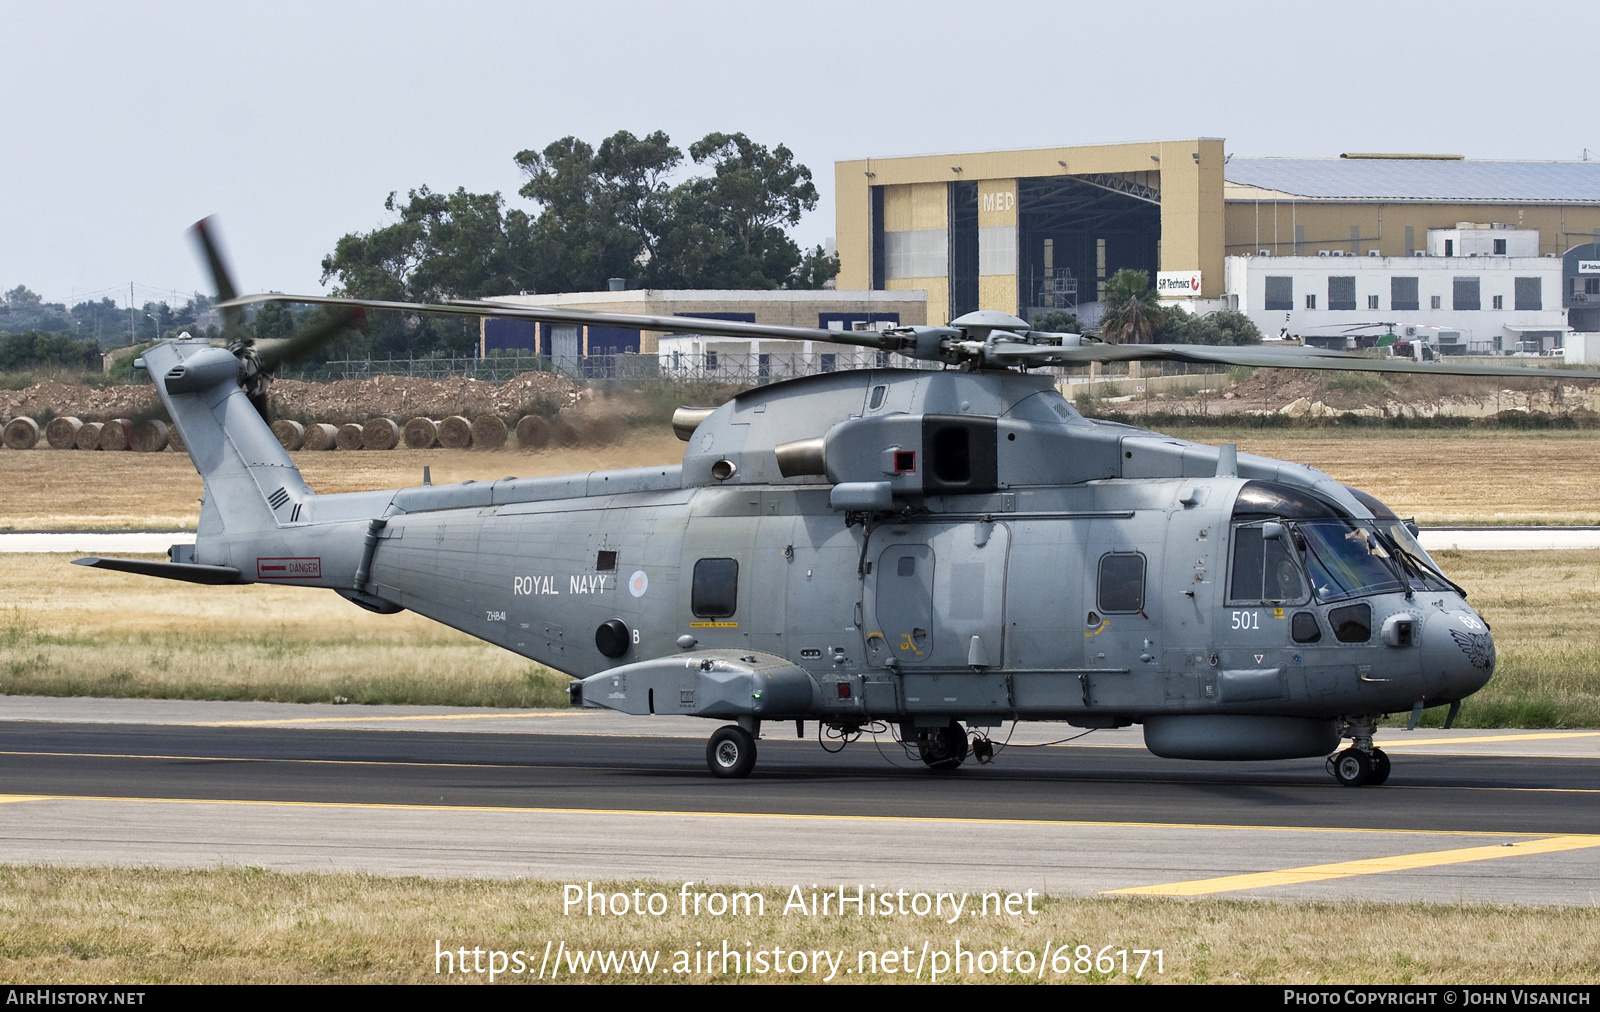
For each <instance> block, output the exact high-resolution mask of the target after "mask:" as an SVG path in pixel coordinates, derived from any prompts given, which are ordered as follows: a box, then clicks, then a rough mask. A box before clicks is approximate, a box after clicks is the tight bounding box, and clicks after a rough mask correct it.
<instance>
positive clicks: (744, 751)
mask: <svg viewBox="0 0 1600 1012" xmlns="http://www.w3.org/2000/svg"><path fill="white" fill-rule="evenodd" d="M706 765H707V766H709V767H711V775H712V776H715V777H718V778H720V779H723V780H734V779H737V778H739V777H747V776H749V775H750V771H751V770H753V769H755V768H756V740H755V738H754V737H752V736H751V734H750V732H749V731H746V730H745V729H744V728H742V727H740V726H739V725H738V724H729V725H727V726H726V727H719V728H717V729H716V730H715V731H713V732H712V733H711V740H710V741H708V742H706Z"/></svg>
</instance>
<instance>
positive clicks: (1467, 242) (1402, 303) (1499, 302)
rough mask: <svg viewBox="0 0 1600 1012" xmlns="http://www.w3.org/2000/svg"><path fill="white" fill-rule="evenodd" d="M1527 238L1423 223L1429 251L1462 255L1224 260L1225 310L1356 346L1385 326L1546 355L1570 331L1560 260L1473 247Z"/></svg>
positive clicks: (1267, 330) (1484, 348)
mask: <svg viewBox="0 0 1600 1012" xmlns="http://www.w3.org/2000/svg"><path fill="white" fill-rule="evenodd" d="M1436 233H1437V235H1436ZM1480 233H1482V234H1480ZM1531 234H1532V237H1533V238H1532V242H1533V244H1534V245H1533V246H1532V248H1534V249H1537V242H1538V233H1537V232H1532V233H1531ZM1527 235H1528V233H1527V232H1525V231H1523V230H1509V229H1504V230H1503V229H1493V228H1483V229H1480V228H1478V227H1476V226H1472V225H1467V226H1466V227H1462V228H1457V229H1430V230H1429V234H1428V242H1429V246H1430V248H1431V247H1432V246H1434V245H1435V243H1437V245H1438V247H1439V248H1440V249H1441V250H1443V249H1444V248H1445V243H1450V249H1451V250H1452V253H1456V252H1457V251H1459V250H1462V249H1467V250H1471V251H1473V252H1468V253H1466V254H1465V255H1451V256H1443V255H1439V256H1429V255H1424V254H1423V253H1422V252H1420V251H1419V252H1418V253H1417V254H1416V255H1414V256H1410V257H1382V256H1362V257H1356V256H1348V255H1346V254H1344V253H1343V252H1342V251H1339V250H1326V251H1321V252H1320V253H1319V255H1317V256H1287V257H1274V256H1251V257H1241V256H1235V257H1228V258H1227V259H1226V261H1225V270H1226V281H1225V289H1226V292H1227V301H1228V307H1229V308H1231V309H1237V310H1239V311H1240V312H1243V313H1244V314H1246V315H1247V316H1249V317H1250V319H1251V320H1253V321H1255V324H1256V326H1257V327H1259V328H1261V332H1262V334H1263V335H1265V336H1267V337H1275V336H1277V335H1279V334H1280V333H1281V334H1288V335H1298V336H1301V337H1303V338H1305V339H1306V342H1307V343H1308V344H1317V345H1321V346H1324V347H1336V348H1337V347H1355V346H1357V345H1358V344H1359V343H1361V342H1360V341H1359V338H1360V337H1368V338H1372V337H1376V336H1377V335H1379V334H1383V333H1387V332H1389V331H1390V329H1391V328H1393V332H1394V333H1396V334H1398V335H1400V336H1402V337H1419V336H1421V337H1426V338H1427V339H1428V343H1429V344H1434V345H1436V347H1437V348H1438V349H1439V351H1440V352H1441V353H1442V354H1445V355H1506V354H1515V353H1518V352H1524V353H1527V352H1533V353H1540V354H1549V353H1551V352H1553V351H1555V350H1556V349H1560V348H1562V347H1563V345H1564V338H1565V336H1566V335H1567V334H1568V333H1569V332H1570V330H1571V328H1570V327H1568V326H1567V311H1566V309H1565V308H1563V304H1562V303H1563V280H1562V277H1563V276H1562V259H1561V258H1560V257H1555V256H1546V257H1540V256H1512V255H1509V254H1500V255H1497V254H1494V253H1487V254H1481V253H1477V252H1476V249H1477V247H1478V246H1479V245H1480V244H1482V243H1483V242H1487V243H1488V248H1489V249H1491V250H1492V249H1496V248H1506V249H1510V248H1512V247H1513V245H1515V247H1516V248H1517V249H1518V250H1519V251H1521V250H1522V249H1524V248H1525V247H1526V245H1527V239H1526V236H1527ZM1497 241H1499V242H1503V243H1505V245H1504V247H1497V246H1496V245H1495V243H1496V242H1497ZM1367 343H1369V344H1370V341H1369V342H1367Z"/></svg>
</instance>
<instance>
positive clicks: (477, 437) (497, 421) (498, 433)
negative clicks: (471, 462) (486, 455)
mask: <svg viewBox="0 0 1600 1012" xmlns="http://www.w3.org/2000/svg"><path fill="white" fill-rule="evenodd" d="M509 434H510V433H509V432H508V431H507V430H506V422H505V419H503V418H501V417H500V416H499V415H479V416H478V417H477V418H474V419H473V420H472V448H473V449H474V450H499V449H502V448H504V447H505V445H506V436H507V435H509Z"/></svg>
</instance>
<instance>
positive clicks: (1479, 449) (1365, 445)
mask: <svg viewBox="0 0 1600 1012" xmlns="http://www.w3.org/2000/svg"><path fill="white" fill-rule="evenodd" d="M1173 434H1174V435H1181V436H1183V437H1184V438H1186V439H1194V440H1197V441H1199V442H1204V443H1211V444H1216V443H1221V442H1234V443H1238V444H1239V449H1240V450H1241V451H1243V452H1246V453H1257V454H1261V455H1262V456H1266V457H1273V458H1276V459H1278V460H1292V461H1295V462H1296V463H1300V464H1306V465H1309V466H1311V467H1315V468H1317V469H1318V470H1321V471H1326V472H1327V473H1328V474H1330V475H1332V476H1333V477H1335V478H1337V479H1339V480H1340V481H1342V482H1344V483H1345V484H1347V485H1354V486H1355V487H1356V488H1359V489H1363V490H1365V491H1367V492H1370V493H1372V494H1373V495H1375V496H1377V497H1378V498H1379V499H1381V500H1383V501H1384V502H1385V503H1387V504H1389V506H1391V507H1392V508H1393V509H1394V511H1395V512H1396V513H1398V514H1399V515H1401V516H1403V517H1416V518H1417V520H1418V521H1419V522H1420V523H1421V524H1422V525H1423V526H1424V527H1427V526H1430V525H1443V524H1556V525H1565V524H1574V525H1590V524H1600V483H1597V482H1596V480H1595V477H1596V476H1597V475H1600V432H1596V431H1592V430H1581V431H1550V432H1536V433H1528V432H1518V433H1506V432H1494V431H1490V430H1480V431H1477V432H1472V431H1467V432H1463V431H1460V430H1437V429H1435V430H1428V429H1397V430H1387V429H1355V430H1350V431H1348V432H1343V433H1340V434H1338V435H1330V434H1328V431H1327V430H1326V429H1300V430H1294V429H1286V430H1272V431H1270V432H1263V431H1261V430H1259V429H1256V430H1233V431H1230V430H1226V429H1215V428H1205V429H1200V428H1196V429H1192V430H1175V431H1174V432H1173Z"/></svg>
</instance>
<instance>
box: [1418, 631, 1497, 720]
mask: <svg viewBox="0 0 1600 1012" xmlns="http://www.w3.org/2000/svg"><path fill="white" fill-rule="evenodd" d="M1422 657H1423V665H1424V668H1423V671H1424V679H1425V681H1427V682H1429V683H1431V684H1430V686H1429V689H1430V693H1431V694H1432V695H1434V696H1439V697H1444V698H1447V699H1460V698H1462V697H1463V696H1467V695H1470V694H1472V693H1474V692H1477V691H1478V690H1479V689H1481V688H1483V686H1484V685H1485V684H1486V683H1487V682H1488V681H1489V676H1490V675H1492V674H1494V660H1495V657H1494V637H1492V636H1491V635H1490V634H1489V624H1488V623H1487V622H1485V621H1484V620H1483V619H1481V618H1479V617H1478V616H1477V615H1476V614H1474V613H1473V612H1472V611H1471V609H1462V610H1460V611H1450V612H1446V613H1444V614H1442V615H1435V616H1432V617H1431V618H1430V620H1429V621H1427V622H1426V623H1424V625H1423V629H1422Z"/></svg>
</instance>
